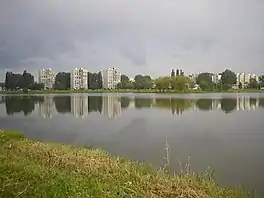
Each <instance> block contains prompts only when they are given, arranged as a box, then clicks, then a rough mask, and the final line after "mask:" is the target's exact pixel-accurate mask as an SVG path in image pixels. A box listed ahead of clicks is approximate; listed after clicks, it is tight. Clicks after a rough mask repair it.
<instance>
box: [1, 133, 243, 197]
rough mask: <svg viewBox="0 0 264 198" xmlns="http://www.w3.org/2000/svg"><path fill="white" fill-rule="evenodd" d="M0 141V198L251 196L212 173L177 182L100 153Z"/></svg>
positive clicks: (12, 136)
mask: <svg viewBox="0 0 264 198" xmlns="http://www.w3.org/2000/svg"><path fill="white" fill-rule="evenodd" d="M0 138H1V139H0V146H1V147H0V161H1V162H0V197H153V198H155V197H177V198H211V197H212V198H220V197H221V198H242V197H246V196H245V194H244V191H243V190H242V189H226V188H221V187H219V186H218V185H217V184H216V183H215V182H214V181H213V180H212V179H210V177H209V174H207V173H206V174H201V175H193V174H181V175H177V176H174V177H172V176H170V175H169V174H166V173H164V172H163V171H153V170H152V169H151V168H150V167H148V166H146V165H144V164H139V163H134V162H131V161H128V160H124V159H122V158H119V157H113V156H110V155H108V154H107V153H106V152H104V151H102V150H100V149H85V148H75V147H71V146H66V145H61V144H44V143H41V142H36V141H30V140H27V139H24V138H21V136H20V135H17V134H16V133H15V132H10V131H8V132H3V131H1V132H0Z"/></svg>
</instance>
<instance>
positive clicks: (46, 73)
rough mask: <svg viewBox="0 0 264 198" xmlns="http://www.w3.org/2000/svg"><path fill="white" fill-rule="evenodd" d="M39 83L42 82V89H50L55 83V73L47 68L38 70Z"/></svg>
mask: <svg viewBox="0 0 264 198" xmlns="http://www.w3.org/2000/svg"><path fill="white" fill-rule="evenodd" d="M39 83H43V84H44V89H52V88H53V85H54V84H55V73H54V72H53V71H52V70H51V69H50V68H49V69H40V70H39Z"/></svg>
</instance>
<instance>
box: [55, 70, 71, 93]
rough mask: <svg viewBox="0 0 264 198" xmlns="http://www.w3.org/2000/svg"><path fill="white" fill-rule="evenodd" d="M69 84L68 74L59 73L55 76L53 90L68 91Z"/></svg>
mask: <svg viewBox="0 0 264 198" xmlns="http://www.w3.org/2000/svg"><path fill="white" fill-rule="evenodd" d="M70 83H71V79H70V73H66V72H59V73H58V74H57V75H56V76H55V84H54V89H57V90H68V89H70Z"/></svg>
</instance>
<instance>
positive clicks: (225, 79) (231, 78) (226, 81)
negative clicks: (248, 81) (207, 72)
mask: <svg viewBox="0 0 264 198" xmlns="http://www.w3.org/2000/svg"><path fill="white" fill-rule="evenodd" d="M221 82H222V84H223V89H229V88H231V87H232V85H234V84H236V82H237V77H236V74H235V73H234V72H232V71H231V70H228V69H227V70H225V71H224V72H223V73H222V76H221Z"/></svg>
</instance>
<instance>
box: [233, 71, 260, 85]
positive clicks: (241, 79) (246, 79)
mask: <svg viewBox="0 0 264 198" xmlns="http://www.w3.org/2000/svg"><path fill="white" fill-rule="evenodd" d="M236 76H237V86H238V85H239V84H240V83H241V84H242V87H246V86H247V85H248V84H249V83H250V79H256V81H257V82H258V80H259V79H258V77H257V75H255V74H245V73H237V75H236Z"/></svg>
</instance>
